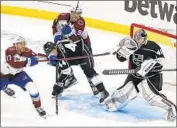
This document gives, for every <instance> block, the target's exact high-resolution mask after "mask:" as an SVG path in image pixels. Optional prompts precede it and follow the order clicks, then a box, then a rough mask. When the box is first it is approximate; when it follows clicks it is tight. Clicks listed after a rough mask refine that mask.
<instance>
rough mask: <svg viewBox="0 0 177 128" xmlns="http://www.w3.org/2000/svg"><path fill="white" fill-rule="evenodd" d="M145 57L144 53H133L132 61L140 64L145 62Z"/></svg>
mask: <svg viewBox="0 0 177 128" xmlns="http://www.w3.org/2000/svg"><path fill="white" fill-rule="evenodd" d="M143 58H144V55H140V54H133V56H132V61H133V63H134V64H136V65H137V66H139V65H140V64H141V63H142V62H143Z"/></svg>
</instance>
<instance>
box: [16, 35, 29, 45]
mask: <svg viewBox="0 0 177 128" xmlns="http://www.w3.org/2000/svg"><path fill="white" fill-rule="evenodd" d="M21 42H25V43H26V40H25V38H23V37H21V36H17V37H15V38H14V39H13V43H14V44H16V43H21Z"/></svg>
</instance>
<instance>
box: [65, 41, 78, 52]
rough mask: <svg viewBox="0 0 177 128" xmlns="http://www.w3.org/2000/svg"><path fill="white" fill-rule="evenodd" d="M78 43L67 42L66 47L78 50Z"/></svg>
mask: <svg viewBox="0 0 177 128" xmlns="http://www.w3.org/2000/svg"><path fill="white" fill-rule="evenodd" d="M76 46H77V45H76V44H74V43H70V44H65V47H66V48H68V49H70V50H71V51H73V52H75V51H76Z"/></svg>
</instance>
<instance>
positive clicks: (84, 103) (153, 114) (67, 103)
mask: <svg viewBox="0 0 177 128" xmlns="http://www.w3.org/2000/svg"><path fill="white" fill-rule="evenodd" d="M59 100H60V103H61V104H63V105H64V107H65V108H66V109H68V110H70V111H74V112H77V113H80V114H83V115H87V116H91V117H96V118H102V119H108V120H116V121H129V122H137V121H138V122H139V121H146V120H148V121H150V120H161V119H162V118H163V113H162V112H161V111H159V110H157V109H155V108H154V107H152V106H150V105H149V104H148V103H147V102H146V101H145V100H144V99H141V98H137V99H135V100H133V101H132V102H130V103H129V104H128V105H127V106H126V107H125V108H123V109H122V110H119V111H117V112H108V111H106V110H105V109H104V107H103V106H102V105H100V104H99V99H98V98H96V97H94V96H92V95H91V94H82V95H75V96H62V97H60V99H59Z"/></svg>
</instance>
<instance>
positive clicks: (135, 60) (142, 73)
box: [105, 29, 176, 121]
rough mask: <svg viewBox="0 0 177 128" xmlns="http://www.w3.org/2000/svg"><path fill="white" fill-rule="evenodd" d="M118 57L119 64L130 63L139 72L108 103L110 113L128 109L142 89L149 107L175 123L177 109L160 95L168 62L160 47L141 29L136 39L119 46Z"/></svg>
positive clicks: (129, 77)
mask: <svg viewBox="0 0 177 128" xmlns="http://www.w3.org/2000/svg"><path fill="white" fill-rule="evenodd" d="M116 56H117V59H118V60H119V61H120V62H123V61H125V60H127V59H128V60H129V69H136V71H137V72H136V73H134V74H130V75H128V76H127V78H126V80H125V82H124V84H123V85H122V86H120V87H119V88H117V90H116V91H115V92H114V93H113V94H112V95H111V98H110V99H109V100H107V101H106V103H105V105H106V107H107V109H108V111H116V110H119V109H121V108H123V107H125V106H126V105H127V104H128V103H129V102H130V101H132V100H133V99H135V98H136V96H137V94H138V93H139V91H140V90H139V86H140V85H141V87H142V93H143V97H144V98H145V100H146V101H147V102H149V104H150V105H152V106H156V107H159V108H161V109H162V110H164V119H166V120H168V121H174V120H175V117H176V105H175V104H174V103H172V102H171V101H169V100H168V99H167V97H166V96H165V95H163V94H161V93H160V91H161V90H162V85H163V74H162V72H161V69H162V68H163V64H164V61H165V58H164V54H163V52H162V49H161V48H160V46H159V45H158V44H157V43H155V42H154V41H150V40H147V33H146V32H145V31H144V30H143V29H140V30H137V31H136V32H135V34H134V36H133V39H132V38H131V37H125V38H124V39H123V40H121V41H120V42H119V48H118V50H117V52H116ZM140 83H141V84H140ZM139 84H140V85H139Z"/></svg>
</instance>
